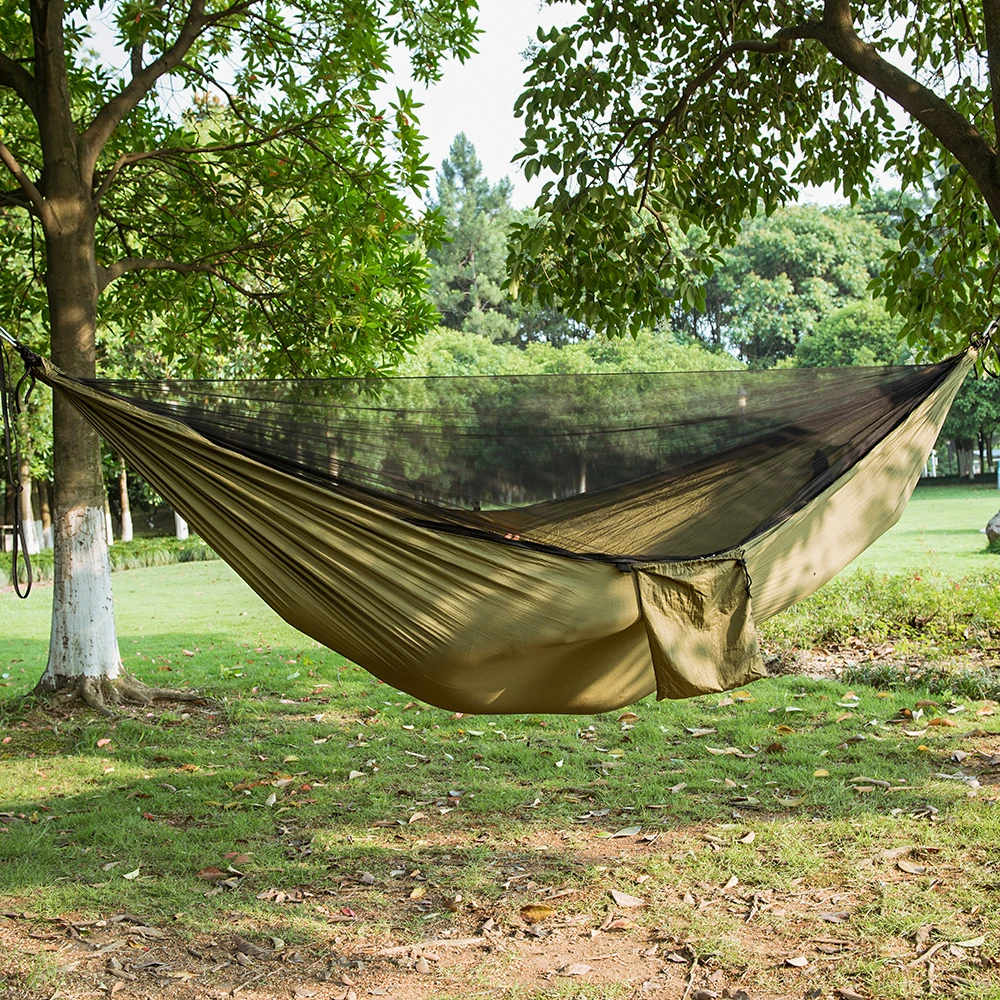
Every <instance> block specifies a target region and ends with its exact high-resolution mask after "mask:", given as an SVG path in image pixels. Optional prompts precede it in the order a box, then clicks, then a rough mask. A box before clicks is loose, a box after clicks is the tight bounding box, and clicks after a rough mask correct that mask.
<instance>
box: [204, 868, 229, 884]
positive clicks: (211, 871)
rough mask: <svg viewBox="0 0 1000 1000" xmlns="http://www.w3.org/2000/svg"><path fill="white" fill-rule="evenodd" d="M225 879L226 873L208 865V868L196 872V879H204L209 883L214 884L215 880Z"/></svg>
mask: <svg viewBox="0 0 1000 1000" xmlns="http://www.w3.org/2000/svg"><path fill="white" fill-rule="evenodd" d="M225 877H226V873H225V872H224V871H222V870H221V869H219V868H216V867H214V866H213V865H209V867H208V868H202V870H201V871H200V872H198V878H203V879H206V880H207V881H209V882H214V881H215V880H216V879H220V878H225Z"/></svg>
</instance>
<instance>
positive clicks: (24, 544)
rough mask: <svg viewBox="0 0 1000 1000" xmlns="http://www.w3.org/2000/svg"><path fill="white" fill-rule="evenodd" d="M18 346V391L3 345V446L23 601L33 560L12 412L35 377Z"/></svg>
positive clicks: (13, 571)
mask: <svg viewBox="0 0 1000 1000" xmlns="http://www.w3.org/2000/svg"><path fill="white" fill-rule="evenodd" d="M0 329H2V328H0ZM3 332H4V333H6V332H7V331H6V330H4V331H3ZM8 337H9V334H8ZM3 339H4V340H7V339H8V338H7V337H4V338H3ZM14 347H15V348H16V349H17V350H18V353H19V354H21V357H22V358H24V360H25V373H24V375H22V376H21V378H20V380H19V381H18V383H17V385H16V386H15V387H14V388H9V387H8V381H7V365H8V363H9V362H8V358H7V349H6V348H5V347H3V346H2V345H0V412H2V416H3V446H4V454H5V456H6V460H7V481H8V482H9V483H10V484H11V486H12V487H13V490H14V539H13V542H14V544H13V549H12V551H11V561H10V575H11V583H12V584H13V585H14V593H15V594H17V596H18V597H20V598H21V599H22V600H23V599H24V598H26V597H27V596H28V595H29V594H30V593H31V582H32V579H31V557H30V556H29V555H28V540H27V537H26V535H25V529H24V521H23V518H22V517H21V503H20V499H21V498H20V494H21V493H23V492H24V486H23V484H22V483H21V478H20V471H21V449H20V447H19V446H18V441H17V434H16V432H15V428H14V423H13V421H12V419H11V410H12V409H13V411H14V412H15V413H20V412H21V404H20V401H19V394H20V390H21V386H22V385H23V384H24V381H25V379H26V378H28V377H29V376H30V378H31V385H30V386H29V387H28V392H27V393H26V394H25V397H24V398H25V401H27V399H28V396H30V395H31V390H32V388H33V387H34V384H35V378H34V375H33V374H32V372H31V369H30V367H28V366H29V362H28V360H27V358H25V353H27V354H29V355H30V354H31V352H30V351H28V349H27V348H24V351H22V350H21V345H20V344H18V343H17V341H14ZM33 356H34V355H33ZM19 550H20V551H19ZM18 555H20V556H21V557H22V558H23V559H24V569H25V575H26V576H27V579H28V583H27V586H26V587H25V589H24V591H23V592H22V590H21V583H20V581H19V580H18V573H17V561H18Z"/></svg>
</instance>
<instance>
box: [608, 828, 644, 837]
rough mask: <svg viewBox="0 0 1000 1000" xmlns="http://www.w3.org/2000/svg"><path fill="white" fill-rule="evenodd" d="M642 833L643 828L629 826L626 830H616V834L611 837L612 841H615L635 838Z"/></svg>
mask: <svg viewBox="0 0 1000 1000" xmlns="http://www.w3.org/2000/svg"><path fill="white" fill-rule="evenodd" d="M641 831H642V827H641V826H627V827H625V829H624V830H615V832H614V833H613V834H611V837H612V839H614V838H615V837H634V836H635V835H636V834H637V833H640V832H641Z"/></svg>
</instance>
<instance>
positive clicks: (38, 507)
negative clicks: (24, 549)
mask: <svg viewBox="0 0 1000 1000" xmlns="http://www.w3.org/2000/svg"><path fill="white" fill-rule="evenodd" d="M43 485H44V484H43V483H40V482H39V481H38V480H37V479H34V478H32V480H31V511H32V513H33V514H34V515H35V543H36V544H37V545H38V551H39V552H41V550H42V549H44V548H47V547H48V546H46V544H45V536H44V525H43V524H42V486H43Z"/></svg>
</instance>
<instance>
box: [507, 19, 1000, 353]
mask: <svg viewBox="0 0 1000 1000" xmlns="http://www.w3.org/2000/svg"><path fill="white" fill-rule="evenodd" d="M998 82H1000V4H997V3H996V2H995V0H985V2H983V3H981V4H958V5H954V4H952V3H946V2H944V0H933V2H930V3H920V4H916V3H905V4H899V3H896V2H890V0H879V2H873V3H866V4H853V5H852V4H850V3H848V2H847V0H823V2H821V3H818V4H817V3H806V2H790V3H782V4H779V5H777V6H775V5H761V4H750V5H746V4H744V5H737V6H733V7H730V8H726V10H725V11H724V12H720V8H719V7H718V6H717V5H715V4H712V3H708V2H705V0H683V2H681V3H667V2H666V0H652V2H642V3H639V2H637V0H625V2H614V3H612V2H610V0H590V2H588V3H587V4H586V7H585V9H584V10H583V11H582V13H581V14H580V16H579V17H578V19H577V20H576V21H575V22H574V23H572V24H569V25H567V26H565V27H563V28H553V29H552V30H551V31H540V32H539V35H538V43H537V45H536V46H535V48H534V51H533V54H532V58H531V64H530V67H529V77H528V81H527V85H526V88H525V91H524V93H523V94H522V96H521V98H520V100H519V104H518V111H519V113H520V114H521V115H522V116H523V118H524V123H525V133H524V147H523V150H522V152H521V153H520V158H521V160H522V162H523V164H524V169H525V173H526V174H527V175H528V176H529V177H531V176H535V175H538V174H541V175H542V176H543V177H546V176H547V177H549V178H550V179H547V180H546V182H545V185H544V187H543V193H542V195H541V196H540V198H539V199H538V201H537V203H536V210H537V213H538V215H537V219H535V220H532V221H529V222H525V223H522V224H521V225H520V226H519V227H517V229H516V231H515V238H514V241H513V246H512V252H511V256H510V263H511V272H512V278H511V280H512V287H514V288H515V289H517V290H518V292H519V294H522V295H524V296H526V297H529V298H530V297H533V296H534V297H536V298H537V299H539V300H540V301H542V302H543V303H551V304H559V305H561V306H562V308H564V309H565V310H567V311H568V312H570V313H571V314H572V315H573V316H575V317H576V318H578V319H581V320H583V321H584V322H587V323H588V324H591V325H594V326H598V327H600V328H602V329H608V330H613V331H618V332H624V331H625V330H630V331H635V330H637V329H639V328H640V327H642V326H644V325H649V324H651V323H653V322H655V321H656V320H657V319H659V318H660V317H662V316H664V315H666V314H667V313H668V312H669V310H670V305H671V302H672V301H674V300H679V301H681V302H682V303H684V304H685V305H686V306H688V307H695V306H698V307H704V305H705V304H706V302H705V300H706V289H705V284H706V281H707V279H708V278H709V277H710V276H711V275H712V273H713V270H714V267H715V266H716V264H717V263H718V249H719V247H725V246H730V245H732V244H733V242H734V241H735V239H736V236H737V234H738V232H739V231H740V229H741V227H742V226H743V225H744V222H745V219H746V218H747V217H751V218H752V217H754V216H756V215H758V214H759V213H761V212H763V213H764V214H770V213H772V212H774V211H775V209H776V208H777V207H778V206H779V205H781V204H784V203H787V202H789V201H792V200H794V199H795V198H796V195H797V192H798V190H799V189H800V188H801V187H802V186H803V185H822V184H827V183H832V184H834V185H835V186H836V188H837V190H839V191H840V192H841V193H842V194H843V195H845V196H846V197H847V198H849V199H851V200H852V201H853V200H856V199H858V198H862V197H865V196H866V195H868V194H870V193H871V191H872V189H873V184H874V181H875V178H876V177H877V176H878V175H879V173H880V171H881V170H883V169H887V170H889V171H892V172H894V173H895V174H897V175H898V176H899V178H900V180H901V182H902V184H903V187H904V190H920V189H922V188H924V187H927V188H928V189H929V190H931V191H932V192H933V197H932V199H931V201H932V203H931V204H930V205H929V206H928V207H924V206H922V205H920V204H919V203H917V204H916V205H903V206H901V208H900V211H899V233H898V247H897V248H896V249H895V250H894V252H893V253H892V254H891V255H890V257H889V258H888V259H887V260H886V263H885V266H884V268H883V270H882V273H881V276H880V277H879V278H877V279H874V281H873V290H874V291H877V292H880V293H881V294H882V295H883V296H884V297H885V300H886V304H887V308H888V310H889V311H890V313H892V314H895V315H899V316H900V318H901V319H902V324H901V325H902V332H903V335H904V336H905V337H906V338H907V340H908V341H909V342H910V343H911V344H912V345H920V347H921V348H922V349H926V350H927V351H929V352H934V353H943V352H948V351H952V350H954V349H956V348H958V347H961V346H964V345H965V344H966V343H967V342H968V334H969V332H970V331H972V330H975V329H977V328H980V329H981V328H983V327H984V326H985V325H986V323H987V322H988V321H989V320H990V319H991V318H992V317H993V316H995V315H996V314H997V312H998V310H1000V288H998V287H997V282H996V278H997V274H998V266H1000V265H998V263H997V262H998V260H1000V229H998V226H997V218H998V216H1000V165H998V160H997V152H996V141H997V132H998V126H997V119H998V116H1000V108H998V107H997V106H995V104H994V101H993V90H994V87H995V86H996V85H997V84H998ZM692 233H694V234H696V235H697V238H696V239H689V238H686V236H690V234H692Z"/></svg>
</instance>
